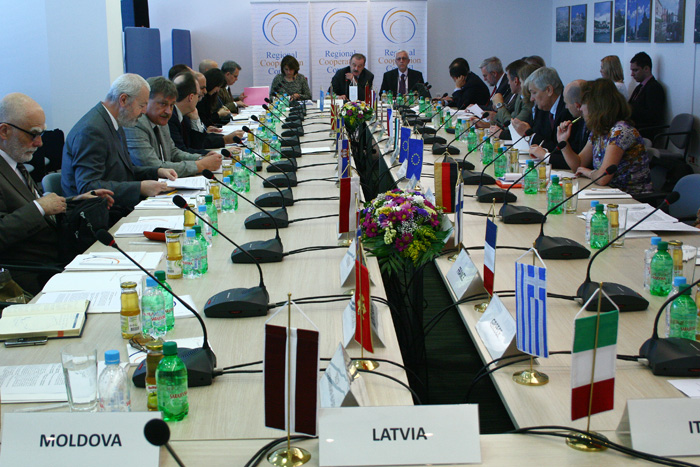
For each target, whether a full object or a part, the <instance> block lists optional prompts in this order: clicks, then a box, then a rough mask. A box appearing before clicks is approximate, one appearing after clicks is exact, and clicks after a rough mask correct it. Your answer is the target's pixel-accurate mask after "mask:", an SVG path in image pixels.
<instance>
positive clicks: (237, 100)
mask: <svg viewBox="0 0 700 467" xmlns="http://www.w3.org/2000/svg"><path fill="white" fill-rule="evenodd" d="M221 71H222V72H223V73H224V78H226V86H221V89H219V99H221V103H222V104H224V106H225V107H226V108H227V109H229V110H230V111H231V112H233V113H238V112H239V111H240V109H242V108H244V107H248V106H247V105H246V104H245V103H244V102H243V99H245V98H246V95H245V93H241V94H240V95H239V96H236V97H234V96H233V92H232V91H231V88H232V87H233V85H234V84H235V83H236V81H238V75H239V74H240V73H241V66H240V65H239V64H238V63H236V62H234V61H233V60H226V61H225V62H224V63H222V64H221Z"/></svg>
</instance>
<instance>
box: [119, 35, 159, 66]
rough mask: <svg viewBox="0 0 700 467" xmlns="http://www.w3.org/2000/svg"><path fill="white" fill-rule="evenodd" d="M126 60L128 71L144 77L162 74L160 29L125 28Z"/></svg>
mask: <svg viewBox="0 0 700 467" xmlns="http://www.w3.org/2000/svg"><path fill="white" fill-rule="evenodd" d="M124 62H125V65H126V67H125V68H126V72H127V73H136V74H139V75H141V76H143V77H144V78H150V77H151V76H162V70H163V68H162V66H163V65H162V63H161V57H160V31H159V30H158V29H155V28H124Z"/></svg>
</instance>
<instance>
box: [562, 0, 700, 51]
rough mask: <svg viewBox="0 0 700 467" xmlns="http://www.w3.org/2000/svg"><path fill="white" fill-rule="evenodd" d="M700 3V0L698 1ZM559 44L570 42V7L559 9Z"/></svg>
mask: <svg viewBox="0 0 700 467" xmlns="http://www.w3.org/2000/svg"><path fill="white" fill-rule="evenodd" d="M697 1H700V0H697ZM556 13H557V42H569V7H568V6H562V7H559V8H557V12H556Z"/></svg>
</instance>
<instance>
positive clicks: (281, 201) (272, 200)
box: [222, 137, 294, 208]
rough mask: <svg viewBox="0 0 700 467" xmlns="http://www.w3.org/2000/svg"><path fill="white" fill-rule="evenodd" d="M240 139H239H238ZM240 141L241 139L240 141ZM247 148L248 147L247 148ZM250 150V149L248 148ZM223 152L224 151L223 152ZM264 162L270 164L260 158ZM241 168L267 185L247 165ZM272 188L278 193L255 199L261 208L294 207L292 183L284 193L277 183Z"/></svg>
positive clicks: (260, 176) (266, 194)
mask: <svg viewBox="0 0 700 467" xmlns="http://www.w3.org/2000/svg"><path fill="white" fill-rule="evenodd" d="M236 138H238V137H236ZM239 141H240V139H239ZM246 147H247V146H246ZM248 149H250V148H248ZM250 151H251V152H252V153H253V154H255V155H256V156H259V157H260V155H259V154H258V153H257V152H255V151H253V150H252V149H250ZM222 152H223V151H222ZM260 158H261V159H262V160H264V161H267V162H269V159H266V158H264V157H260ZM241 167H243V168H244V169H245V170H247V171H248V172H250V173H252V174H253V175H255V176H256V177H258V178H259V179H260V180H262V181H263V185H264V184H265V177H263V176H262V175H260V174H259V173H257V172H256V171H255V170H252V169H250V168H249V167H248V166H246V165H245V164H243V163H241ZM272 188H274V189H275V190H276V193H264V194H262V195H260V196H258V197H257V198H255V204H256V205H257V206H259V207H263V208H268V207H273V208H277V207H285V206H292V205H293V204H294V194H293V193H292V188H291V183H289V184H288V186H287V189H286V190H284V191H282V190H280V188H279V187H278V186H277V184H276V183H273V184H272Z"/></svg>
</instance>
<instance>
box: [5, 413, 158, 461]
mask: <svg viewBox="0 0 700 467" xmlns="http://www.w3.org/2000/svg"><path fill="white" fill-rule="evenodd" d="M154 418H160V414H159V413H158V412H126V413H99V412H96V413H70V412H62V413H6V414H4V418H3V424H2V427H3V430H2V451H1V452H0V464H2V465H99V466H101V467H107V466H120V467H121V466H124V465H130V464H131V463H133V460H134V459H138V464H139V465H144V466H157V465H158V455H159V452H160V449H159V448H158V447H156V446H153V445H152V444H150V443H149V442H148V441H147V440H146V438H145V437H144V435H143V427H144V426H145V425H146V423H147V422H148V421H149V420H152V419H154Z"/></svg>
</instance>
